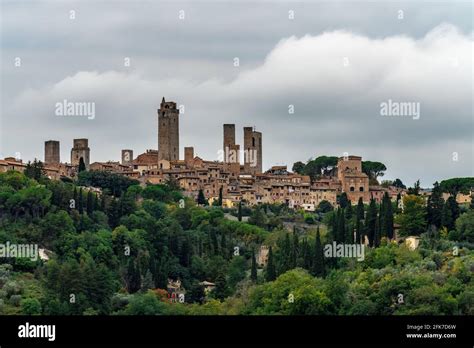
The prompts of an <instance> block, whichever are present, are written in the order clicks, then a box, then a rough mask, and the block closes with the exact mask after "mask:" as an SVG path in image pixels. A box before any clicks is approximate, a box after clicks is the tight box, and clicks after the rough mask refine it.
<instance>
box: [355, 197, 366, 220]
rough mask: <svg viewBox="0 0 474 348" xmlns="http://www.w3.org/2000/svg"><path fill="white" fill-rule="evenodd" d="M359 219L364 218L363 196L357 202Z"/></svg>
mask: <svg viewBox="0 0 474 348" xmlns="http://www.w3.org/2000/svg"><path fill="white" fill-rule="evenodd" d="M356 215H357V220H364V202H363V201H362V197H360V198H359V201H358V202H357V212H356Z"/></svg>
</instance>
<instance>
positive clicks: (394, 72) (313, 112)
mask: <svg viewBox="0 0 474 348" xmlns="http://www.w3.org/2000/svg"><path fill="white" fill-rule="evenodd" d="M290 10H291V11H294V14H295V18H294V19H293V20H290V19H289V18H288V11H290ZM471 10H472V4H469V3H464V2H458V3H454V4H453V5H452V6H447V3H444V2H440V3H426V2H415V3H406V2H400V3H395V2H383V3H373V2H361V1H360V2H344V1H341V2H335V3H334V4H331V3H328V2H316V3H307V2H243V3H234V2H217V1H213V2H197V3H194V2H193V3H191V2H189V3H188V2H177V3H169V2H158V3H150V2H147V1H138V2H131V1H130V2H128V1H110V2H108V1H107V2H105V1H104V2H94V3H92V2H87V1H86V2H81V3H78V2H74V1H66V2H56V1H38V2H29V1H28V2H9V1H4V2H2V64H1V65H2V66H1V71H2V93H1V95H2V107H1V111H2V117H1V132H0V134H1V153H2V156H8V155H12V154H14V153H15V152H20V153H21V154H22V157H23V158H24V159H32V158H34V157H37V158H42V157H43V143H44V141H45V140H48V139H55V140H60V141H61V155H62V156H61V157H62V160H63V161H68V160H69V151H70V147H71V145H72V139H73V138H82V137H87V138H89V143H90V147H91V157H92V158H91V159H92V161H105V160H118V159H119V155H120V150H121V149H123V148H132V149H134V150H135V154H138V153H140V152H142V151H144V150H145V149H148V148H156V147H157V116H156V109H157V108H158V107H159V102H160V101H161V97H162V96H165V98H166V99H169V100H174V101H176V102H177V103H178V105H183V106H184V113H183V114H182V116H181V124H180V125H181V129H180V132H181V140H180V145H181V146H182V147H183V146H194V147H195V153H197V154H198V155H199V156H202V157H205V158H209V159H217V153H218V150H219V149H220V147H221V144H222V124H223V123H235V124H236V127H237V137H238V139H242V127H244V126H256V127H257V129H258V130H259V131H262V132H263V144H264V153H263V155H264V167H269V166H270V165H274V164H277V163H278V164H283V163H285V164H288V165H289V167H290V168H291V165H292V164H293V163H294V162H296V161H298V160H301V161H306V160H307V159H308V158H310V157H316V156H318V155H322V154H331V155H342V154H343V153H344V152H349V153H350V154H357V155H361V156H363V157H364V159H366V160H377V161H381V162H384V163H385V164H386V165H387V167H388V168H389V170H388V171H387V173H386V178H391V179H394V178H396V177H399V178H401V179H402V180H403V181H404V182H405V183H407V184H411V183H413V182H414V181H415V180H417V179H418V178H420V179H421V181H422V184H423V185H425V186H429V185H431V184H432V183H433V182H434V181H435V180H442V179H445V178H449V177H455V176H472V175H473V162H472V158H473V142H472V140H473V139H472V136H473V118H472V117H473V110H472V77H473V76H472V62H473V57H472V45H473V36H472V35H473V34H472V24H471V22H470V20H471V17H470V13H469V12H470V11H471ZM70 11H75V12H74V14H75V19H74V20H71V19H70V18H69V16H70ZM179 11H184V12H183V13H184V16H185V17H184V19H182V20H180V19H179V18H178V15H179V13H180V12H179ZM400 11H402V12H400ZM400 13H402V16H403V18H402V19H400ZM16 57H20V58H21V62H22V64H21V67H15V66H14V64H13V62H14V61H15V58H16ZM127 57H129V58H130V63H131V65H130V66H129V67H125V66H124V59H125V58H127ZM235 58H238V59H239V63H240V64H239V66H234V59H235ZM64 99H66V100H69V101H87V102H94V103H95V105H96V117H95V118H94V119H93V120H88V119H87V118H86V117H64V116H56V115H55V113H54V111H55V104H56V103H57V102H62V101H63V100H64ZM389 99H390V100H392V101H399V102H415V103H419V105H420V110H421V113H420V118H419V119H418V120H414V119H412V118H410V117H384V116H381V115H380V104H381V103H383V102H386V101H388V100H389ZM290 105H291V106H292V107H294V113H289V112H288V111H289V106H290ZM454 152H456V153H457V154H458V157H459V160H458V161H453V153H454Z"/></svg>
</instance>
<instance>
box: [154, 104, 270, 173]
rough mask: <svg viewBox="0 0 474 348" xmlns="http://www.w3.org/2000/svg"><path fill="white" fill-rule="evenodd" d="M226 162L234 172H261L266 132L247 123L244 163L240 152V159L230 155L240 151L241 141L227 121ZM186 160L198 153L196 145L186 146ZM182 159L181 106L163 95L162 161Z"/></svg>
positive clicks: (225, 138) (160, 141)
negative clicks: (238, 142)
mask: <svg viewBox="0 0 474 348" xmlns="http://www.w3.org/2000/svg"><path fill="white" fill-rule="evenodd" d="M222 150H223V152H224V156H223V157H224V164H226V165H227V166H228V169H229V170H230V171H231V172H233V173H237V172H238V173H244V174H252V175H255V174H261V173H262V133H261V132H257V131H255V130H254V129H253V127H244V148H243V151H242V152H243V154H244V156H243V157H244V165H243V168H242V166H241V165H240V161H239V156H238V155H237V157H236V159H235V157H233V156H228V154H229V152H231V153H232V152H233V153H237V154H239V153H240V145H238V144H236V142H235V124H224V141H223V149H222ZM184 152H185V160H187V159H189V157H190V156H191V157H193V156H194V149H193V148H192V147H186V148H185V149H184ZM161 160H166V161H178V160H179V108H177V107H176V103H175V102H172V101H165V98H164V97H163V99H162V101H161V104H160V108H159V109H158V161H161Z"/></svg>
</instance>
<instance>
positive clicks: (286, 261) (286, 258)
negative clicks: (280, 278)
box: [278, 233, 291, 274]
mask: <svg viewBox="0 0 474 348" xmlns="http://www.w3.org/2000/svg"><path fill="white" fill-rule="evenodd" d="M290 256H291V242H290V235H289V233H286V235H285V238H284V239H283V242H282V243H281V247H280V263H279V272H278V273H279V274H282V273H285V272H286V271H288V270H289V269H290V268H291V267H290V263H291V261H290Z"/></svg>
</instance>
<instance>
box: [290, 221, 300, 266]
mask: <svg viewBox="0 0 474 348" xmlns="http://www.w3.org/2000/svg"><path fill="white" fill-rule="evenodd" d="M298 249H299V240H298V233H296V229H293V243H292V245H291V257H290V262H291V264H290V269H293V268H295V267H296V265H297V260H298Z"/></svg>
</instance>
